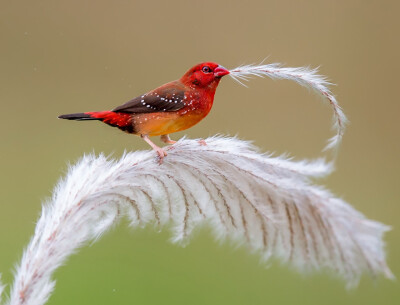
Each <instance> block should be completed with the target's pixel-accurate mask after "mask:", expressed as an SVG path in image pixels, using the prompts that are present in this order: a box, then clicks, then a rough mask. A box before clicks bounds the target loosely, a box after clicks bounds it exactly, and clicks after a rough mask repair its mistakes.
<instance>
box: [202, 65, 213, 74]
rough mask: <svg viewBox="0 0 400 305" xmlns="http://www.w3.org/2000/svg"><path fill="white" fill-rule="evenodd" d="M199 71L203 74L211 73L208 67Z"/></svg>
mask: <svg viewBox="0 0 400 305" xmlns="http://www.w3.org/2000/svg"><path fill="white" fill-rule="evenodd" d="M201 71H203V72H204V73H211V68H210V67H209V66H205V67H203V69H201Z"/></svg>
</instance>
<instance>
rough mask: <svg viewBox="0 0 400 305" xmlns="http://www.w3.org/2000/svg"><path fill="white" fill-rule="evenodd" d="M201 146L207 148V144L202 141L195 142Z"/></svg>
mask: <svg viewBox="0 0 400 305" xmlns="http://www.w3.org/2000/svg"><path fill="white" fill-rule="evenodd" d="M197 142H198V143H199V144H200V145H201V146H207V142H206V141H204V139H200V140H198V141H197Z"/></svg>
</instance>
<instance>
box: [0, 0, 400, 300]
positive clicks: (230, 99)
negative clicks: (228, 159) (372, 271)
mask: <svg viewBox="0 0 400 305" xmlns="http://www.w3.org/2000/svg"><path fill="white" fill-rule="evenodd" d="M399 9H400V6H399V2H398V1H361V0H360V1H351V0H350V1H345V0H342V1H215V0H214V1H209V0H206V1H175V0H170V1H159V2H155V1H143V2H139V1H123V0H118V1H82V0H80V1H76V0H70V1H62V2H61V1H40V0H38V1H7V0H1V1H0V37H1V42H0V44H1V45H0V80H1V90H0V103H1V111H2V114H1V120H0V126H1V128H0V136H1V158H0V170H1V176H0V179H1V181H0V185H1V193H0V200H1V205H0V247H1V251H0V271H1V272H2V273H3V280H4V281H5V282H6V283H10V282H11V281H12V270H13V266H14V265H15V263H16V262H17V261H18V260H19V259H20V258H21V253H22V249H23V248H24V246H25V245H26V244H27V243H28V241H29V238H30V236H31V234H32V233H33V230H34V226H35V221H36V219H37V217H38V215H39V213H40V210H41V201H43V200H44V199H46V198H47V197H49V196H50V194H51V192H52V188H53V186H54V185H55V183H56V181H57V180H58V179H59V177H60V176H61V175H63V174H64V173H65V171H66V168H67V163H68V162H75V161H76V160H77V159H78V158H79V157H80V156H82V154H84V153H89V152H93V151H94V152H96V153H100V152H105V153H106V154H111V153H113V154H114V156H119V155H120V154H121V153H122V152H123V151H124V150H125V149H127V150H136V149H148V146H147V144H146V143H144V141H142V140H140V139H139V138H136V137H133V136H129V135H126V134H124V133H122V132H120V131H118V130H116V129H114V128H110V127H108V126H106V125H103V124H100V123H76V122H68V121H60V120H57V115H59V114H63V113H70V112H80V111H91V110H107V109H110V108H113V107H114V106H117V105H119V104H121V103H124V102H126V101H127V100H129V99H131V98H133V97H135V96H137V95H139V94H141V93H143V92H146V91H147V90H150V89H152V88H154V87H156V86H158V85H161V84H163V83H165V82H167V81H171V80H173V79H176V78H179V77H180V76H181V75H182V74H183V72H185V71H186V70H187V69H188V68H190V67H191V66H192V65H194V64H196V63H198V62H201V61H216V62H218V63H220V64H222V65H224V66H225V67H227V68H234V67H236V66H237V65H239V64H243V63H253V62H259V61H260V60H262V59H263V58H264V57H266V56H269V58H268V59H267V62H282V63H285V64H286V65H288V66H303V65H310V66H311V67H315V66H318V65H321V73H322V74H325V75H328V76H329V78H330V79H331V80H332V81H333V82H334V83H336V84H337V86H335V87H333V88H332V89H333V92H334V93H335V95H336V96H337V98H338V100H339V102H340V104H341V105H342V107H343V108H344V110H345V113H346V114H347V115H348V117H349V119H350V121H351V124H350V126H349V127H348V130H347V133H346V134H345V138H344V141H343V144H342V147H341V150H340V154H339V158H338V162H337V171H336V172H335V173H334V174H333V175H332V176H331V177H329V178H327V179H324V180H323V181H322V182H321V183H322V184H324V185H326V186H327V187H328V188H330V189H331V190H332V191H333V192H334V193H336V194H338V195H339V196H342V197H343V198H344V199H345V200H347V201H348V202H350V203H352V204H353V206H355V207H356V208H357V209H358V210H360V211H361V212H363V213H365V214H366V215H367V216H368V217H370V218H372V219H376V220H379V221H381V222H384V223H386V224H389V225H392V226H393V231H391V232H389V233H388V234H387V236H386V241H387V252H388V263H389V266H390V267H391V268H392V270H393V272H394V274H395V275H399V274H400V259H399V256H400V242H399V241H400V230H399V228H398V224H399V220H398V218H399V212H400V202H399V198H400V196H399V195H400V191H399V189H400V185H399V181H400V179H399V178H400V175H399V172H400V162H399V156H400V141H399V140H400V138H399V131H400V128H399V114H400V106H399V97H398V96H399V95H398V86H399V80H400V79H399V72H398V71H399V68H400V67H399V54H400V52H399V51H400V49H399V29H400V19H399V17H398V12H399ZM249 85H250V88H244V87H241V86H239V85H238V84H237V83H235V82H234V81H233V80H232V79H230V78H228V77H227V78H224V79H223V81H222V82H221V85H220V87H219V88H218V91H217V94H216V100H215V104H214V108H213V110H212V111H211V113H210V115H209V116H208V117H207V118H206V119H205V120H204V121H202V122H201V123H200V124H198V125H197V126H195V127H194V128H192V129H190V130H187V131H186V132H184V133H180V134H175V135H173V136H172V137H173V138H175V139H177V138H179V137H181V136H183V135H184V134H187V135H188V136H189V137H191V138H195V137H207V136H210V135H214V134H216V133H222V134H230V135H238V136H239V137H240V138H242V139H246V140H253V141H254V143H255V144H256V145H257V146H259V147H260V148H261V149H262V150H264V151H275V152H277V153H284V152H289V153H290V154H291V155H292V156H295V157H296V159H302V158H315V157H318V156H320V155H321V152H320V151H321V149H322V148H323V147H324V144H325V140H326V139H327V138H328V137H330V136H331V135H332V133H331V132H330V124H331V115H332V113H331V109H330V108H329V107H327V106H326V105H323V104H322V103H320V101H319V99H318V98H316V97H315V96H314V95H312V94H310V93H309V92H308V91H307V90H305V89H304V88H301V87H299V86H298V85H296V84H294V83H291V82H289V81H272V80H270V79H264V80H263V79H254V80H252V81H251V82H250V83H249ZM157 141H158V140H157ZM157 143H159V142H157ZM168 239H169V234H168V232H162V233H157V232H155V230H154V229H153V228H148V229H146V230H136V231H133V230H131V229H129V228H127V226H126V224H125V223H123V224H121V225H119V226H118V227H117V228H116V229H114V230H113V231H112V232H109V233H108V234H106V235H105V236H104V237H103V238H102V239H101V240H100V241H99V242H98V243H96V244H93V245H91V246H89V247H84V248H83V249H81V251H80V252H79V253H78V254H77V255H74V256H72V257H71V258H70V259H69V261H68V262H67V265H66V266H64V267H62V268H60V269H59V270H58V271H57V273H56V274H55V277H56V280H57V286H56V290H55V293H54V294H53V296H52V297H51V299H50V301H49V304H54V305H55V304H175V305H179V304H185V305H187V304H229V305H233V304H241V305H243V304H310V305H311V304H352V305H355V304H364V305H366V304H400V289H399V285H398V282H396V281H394V282H392V281H388V280H384V279H379V280H378V281H377V282H376V283H374V282H373V281H372V280H371V279H369V278H367V277H365V278H363V279H362V281H361V283H360V286H359V287H358V288H357V289H355V290H352V291H346V289H345V287H344V286H345V285H344V283H342V282H340V281H338V280H337V279H334V278H332V277H330V276H328V275H326V274H315V275H311V276H303V275H299V274H297V273H296V272H294V271H292V270H290V268H288V267H287V266H281V265H279V264H277V263H273V264H271V266H270V268H268V269H266V268H264V267H263V266H262V265H261V264H260V263H259V259H258V257H255V256H253V255H251V254H249V253H248V252H247V251H246V250H245V249H233V248H231V247H229V246H228V245H218V244H216V243H215V242H214V241H213V238H212V237H211V236H210V233H209V232H208V231H206V230H203V231H201V232H200V233H199V234H198V235H197V236H196V237H195V238H194V239H193V240H192V242H191V243H190V244H189V245H188V246H187V247H186V248H180V247H177V246H175V245H172V244H171V243H169V242H168Z"/></svg>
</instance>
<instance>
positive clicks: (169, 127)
mask: <svg viewBox="0 0 400 305" xmlns="http://www.w3.org/2000/svg"><path fill="white" fill-rule="evenodd" d="M206 115H207V113H205V112H203V111H188V110H185V109H184V108H183V109H181V110H180V111H177V112H158V113H139V114H135V115H134V117H133V118H132V124H133V126H134V130H135V133H137V134H146V135H149V136H159V135H164V134H170V133H174V132H177V131H181V130H185V129H187V128H190V127H192V126H193V125H195V124H197V123H198V122H200V121H201V120H202V119H203V118H204V117H205V116H206Z"/></svg>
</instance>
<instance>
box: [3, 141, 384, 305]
mask: <svg viewBox="0 0 400 305" xmlns="http://www.w3.org/2000/svg"><path fill="white" fill-rule="evenodd" d="M206 142H207V146H201V145H199V144H198V141H196V140H186V139H184V140H180V141H179V142H177V143H176V144H175V145H174V146H173V149H171V150H170V151H169V154H168V157H166V158H165V159H164V163H163V164H162V165H159V164H158V162H157V161H156V159H155V154H154V152H150V151H139V152H130V153H127V154H125V155H124V156H123V157H122V158H121V159H119V160H110V159H108V158H106V157H104V156H103V155H100V156H98V157H96V156H94V155H86V156H84V157H83V158H82V159H81V160H80V161H79V162H78V163H77V164H76V165H74V166H71V167H70V169H69V171H68V174H67V176H66V177H65V178H64V179H62V180H61V181H60V182H59V183H58V186H57V187H56V188H55V191H54V194H53V197H52V199H51V200H49V202H47V203H45V204H44V205H43V211H42V214H41V216H40V218H39V221H38V222H37V225H36V230H35V234H34V236H33V237H32V239H31V241H30V243H29V245H28V246H27V248H26V250H25V252H24V254H23V257H22V260H21V262H20V264H19V266H18V267H17V271H16V276H15V281H14V284H13V286H12V289H11V294H10V299H9V300H8V302H7V303H6V304H8V305H17V304H19V305H22V304H29V305H41V304H44V303H45V302H46V301H47V299H48V298H49V296H50V294H51V292H52V290H53V289H54V285H55V282H54V281H53V280H52V274H53V272H54V271H55V270H56V268H57V267H59V266H60V265H61V264H62V263H63V262H65V260H66V259H67V257H68V256H69V255H71V254H72V253H74V252H75V251H76V250H77V249H78V248H79V247H81V246H83V245H84V244H85V243H87V242H88V241H90V240H95V239H97V238H99V237H100V236H101V234H103V233H104V232H105V231H106V230H107V229H109V228H110V227H111V226H113V225H115V224H116V223H117V222H118V220H119V219H120V217H121V216H123V215H126V216H127V217H129V219H130V222H131V224H132V226H134V227H143V226H145V225H146V224H155V225H156V226H159V227H161V226H163V225H165V224H170V225H171V227H172V236H173V241H174V242H179V243H185V242H187V241H188V239H189V237H190V235H191V232H192V230H193V229H194V228H195V227H196V226H199V225H201V224H208V225H209V226H210V227H211V229H212V231H213V233H214V235H215V236H216V238H217V239H230V240H234V241H239V242H240V243H242V244H243V245H244V246H246V247H248V248H249V249H251V250H252V251H254V252H256V253H259V254H260V255H261V257H262V258H263V259H264V260H268V259H269V258H270V257H277V258H280V259H281V260H282V261H283V262H287V263H290V264H291V265H293V266H295V267H297V268H298V269H299V270H301V271H313V270H319V269H328V270H331V271H332V272H333V273H335V274H337V275H339V276H341V277H342V278H344V279H345V280H346V281H347V283H348V284H349V285H353V286H354V285H355V284H357V282H358V280H359V278H360V276H361V274H362V273H363V272H367V273H369V274H370V275H372V276H374V277H375V276H378V275H380V274H383V275H385V276H386V277H389V278H390V277H392V275H391V273H390V270H389V268H388V267H387V265H386V262H385V253H384V242H383V241H382V235H383V233H384V232H385V231H387V230H388V229H389V228H388V227H387V226H385V225H383V224H381V223H378V222H375V221H372V220H368V219H366V218H365V217H364V215H362V214H361V213H359V212H357V211H356V210H355V209H353V208H352V207H351V206H350V205H349V204H347V203H346V202H344V201H343V200H341V199H339V198H336V197H335V196H333V195H332V194H331V193H330V192H328V191H327V190H324V189H323V188H321V187H318V186H315V185H312V184H311V182H310V179H311V178H315V177H321V176H324V175H327V174H329V173H330V172H331V171H332V166H331V165H329V164H326V163H324V162H323V161H322V160H317V161H314V162H304V161H303V162H294V161H290V160H286V159H283V158H279V157H278V158H277V157H271V156H268V155H263V154H260V153H258V152H257V151H256V149H255V148H254V147H253V146H251V145H250V144H249V143H247V142H244V141H240V140H238V139H235V138H224V137H212V138H209V139H206Z"/></svg>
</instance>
